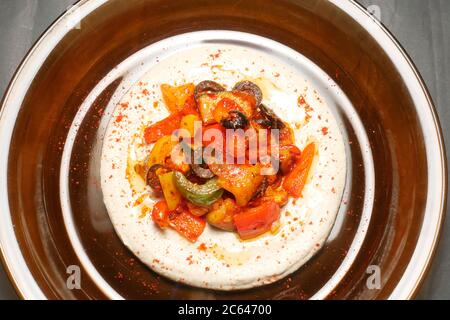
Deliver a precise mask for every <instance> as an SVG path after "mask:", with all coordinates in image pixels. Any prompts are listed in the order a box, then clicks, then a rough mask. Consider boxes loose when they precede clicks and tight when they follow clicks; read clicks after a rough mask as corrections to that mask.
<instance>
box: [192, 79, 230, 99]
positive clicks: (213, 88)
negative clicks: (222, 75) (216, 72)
mask: <svg viewBox="0 0 450 320" xmlns="http://www.w3.org/2000/svg"><path fill="white" fill-rule="evenodd" d="M221 91H225V88H224V87H222V86H221V85H220V84H218V83H217V82H215V81H211V80H205V81H202V82H200V83H199V84H197V85H196V86H195V89H194V98H195V99H198V97H199V96H200V95H201V94H202V93H205V92H221Z"/></svg>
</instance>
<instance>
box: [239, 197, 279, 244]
mask: <svg viewBox="0 0 450 320" xmlns="http://www.w3.org/2000/svg"><path fill="white" fill-rule="evenodd" d="M279 218H280V206H279V205H278V204H276V203H275V202H274V201H267V202H264V203H262V204H261V205H259V206H257V207H254V208H249V209H247V210H245V211H243V212H241V213H239V214H236V215H235V216H234V225H235V226H236V230H237V232H238V234H239V237H240V238H241V239H244V240H246V239H251V238H254V237H257V236H259V235H261V234H263V233H265V232H267V231H269V230H270V228H271V227H272V224H273V223H274V222H275V221H278V219H279Z"/></svg>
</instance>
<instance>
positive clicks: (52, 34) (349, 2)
mask: <svg viewBox="0 0 450 320" xmlns="http://www.w3.org/2000/svg"><path fill="white" fill-rule="evenodd" d="M106 1H107V0H80V1H78V2H77V3H76V4H74V5H73V6H72V7H71V8H70V9H69V10H67V11H65V12H64V13H62V14H61V15H60V16H59V18H57V19H56V20H55V22H53V23H52V25H51V26H49V28H48V29H47V30H46V31H45V32H44V33H43V34H42V35H41V36H40V37H39V39H38V40H37V41H36V42H35V44H34V45H33V46H32V48H31V49H30V50H29V51H28V53H27V54H26V56H25V58H24V59H23V60H22V62H21V63H20V66H19V67H18V68H17V70H16V72H15V73H14V75H13V77H12V79H11V81H10V83H9V85H8V87H7V89H6V91H5V94H4V96H3V99H2V101H1V108H0V124H3V125H0V139H1V140H4V139H6V141H8V142H9V143H8V144H7V145H6V147H5V144H3V146H2V148H3V149H5V150H6V153H4V154H3V155H2V156H1V158H0V162H3V163H4V166H3V168H2V169H1V170H0V177H3V178H4V179H0V181H1V182H0V190H2V191H4V193H3V194H5V195H7V194H8V192H7V191H8V189H7V186H8V184H7V179H6V178H7V172H8V166H7V163H8V161H7V160H8V156H9V147H10V141H11V137H12V130H13V129H14V126H15V122H14V123H12V124H10V125H9V126H6V125H4V123H5V122H6V115H5V114H6V111H5V110H6V109H7V107H8V108H9V109H11V108H12V107H14V106H15V107H16V108H15V110H12V111H13V112H14V113H15V116H16V117H17V112H18V111H19V108H20V106H21V104H22V102H23V98H24V96H25V92H26V90H25V91H21V92H22V93H21V94H19V95H17V96H15V97H14V98H11V96H13V94H12V93H13V92H14V91H15V90H17V87H18V86H19V84H20V83H22V86H25V89H27V88H29V85H30V83H31V81H32V80H33V79H34V77H35V75H36V73H37V71H38V70H39V68H40V66H42V64H43V63H44V62H45V59H46V58H47V56H48V54H45V51H48V53H49V52H51V51H52V50H53V49H54V47H55V46H56V44H57V43H58V42H59V41H60V40H61V39H62V38H63V37H64V35H65V34H66V33H67V31H69V30H71V29H73V27H74V26H75V25H76V23H77V22H78V20H80V19H82V18H83V17H85V16H87V15H88V14H90V13H91V12H92V11H94V10H95V9H97V8H98V7H100V6H101V5H103V4H104V3H106ZM328 1H329V2H331V3H332V4H333V5H335V6H336V7H337V8H339V9H341V10H342V11H344V12H345V13H346V14H348V15H349V16H350V17H351V18H352V19H353V20H355V21H356V22H357V23H358V24H359V25H361V26H362V27H363V28H364V29H366V31H367V32H368V33H369V34H370V35H371V36H372V37H373V38H374V39H375V40H376V41H377V43H378V44H379V45H380V46H382V44H381V43H380V39H381V38H383V39H381V40H383V41H385V42H386V43H385V44H386V45H390V47H391V48H393V49H395V52H391V53H390V54H391V55H393V56H396V57H397V58H400V59H401V60H402V61H401V62H402V65H403V67H405V68H406V69H407V70H404V71H409V72H410V73H411V72H412V75H413V76H414V78H413V79H410V80H409V82H411V83H412V84H415V85H416V86H417V85H418V86H419V88H420V89H421V90H420V93H418V95H420V96H421V97H422V99H421V100H422V102H424V103H423V104H419V103H415V105H416V108H419V109H420V108H424V109H426V110H425V111H427V110H428V116H429V117H430V118H429V119H428V121H429V122H428V125H429V128H434V132H433V140H434V143H435V145H433V148H436V149H434V151H436V150H438V151H439V152H437V153H436V154H435V157H434V158H433V160H436V161H438V162H440V163H439V165H436V168H435V170H436V172H437V173H438V177H440V181H437V182H435V185H436V186H435V187H436V188H437V190H439V191H441V192H440V194H437V195H436V196H435V199H429V198H428V199H427V206H428V204H429V202H430V201H434V202H437V208H432V209H433V210H434V211H432V212H429V209H427V208H426V209H425V215H424V217H425V218H426V217H428V215H431V216H435V217H434V221H433V223H432V224H431V225H428V224H426V223H425V218H424V223H423V224H422V227H421V231H420V233H419V238H418V240H417V243H416V247H415V249H414V252H413V255H412V257H411V259H410V260H409V262H408V264H407V268H406V269H405V271H404V273H403V275H402V277H401V279H400V280H399V282H398V283H397V284H396V286H395V289H394V290H393V292H392V293H391V295H390V296H389V299H411V298H414V297H415V296H416V295H417V293H418V290H419V289H420V286H421V285H422V284H423V281H424V280H425V278H426V275H427V273H428V271H429V269H430V267H431V263H432V260H433V258H434V257H435V255H436V251H437V248H438V244H439V240H440V238H441V234H442V229H443V223H444V218H445V213H446V205H447V190H448V173H447V156H446V152H445V145H444V140H443V134H442V127H441V125H440V122H439V119H438V116H437V112H436V108H435V105H434V103H433V100H432V98H431V95H430V93H429V91H428V89H427V87H426V85H425V82H424V80H423V78H422V76H421V75H420V73H419V72H418V69H417V68H416V66H415V65H414V63H413V62H412V59H411V58H410V57H409V55H408V54H407V53H406V50H405V49H404V48H403V47H402V46H401V44H400V43H399V41H398V40H397V39H396V38H395V37H394V36H393V35H392V34H391V33H390V31H389V30H388V29H387V28H386V27H385V26H384V25H383V24H382V23H381V22H380V21H378V20H377V19H375V18H374V17H373V16H372V15H371V14H370V13H369V12H368V11H367V10H366V9H365V8H364V7H363V6H362V5H361V4H359V3H357V2H356V1H355V0H345V1H342V0H328ZM75 12H76V14H75ZM72 15H74V17H72ZM52 44H53V45H52ZM382 48H383V49H384V50H385V49H386V48H385V47H383V46H382ZM42 51H44V52H42ZM385 51H386V50H385ZM389 58H390V59H392V60H393V61H394V60H395V59H393V57H391V56H389ZM33 60H37V61H38V62H39V63H35V64H33V63H32V62H33ZM28 68H31V69H32V70H33V72H31V73H30V72H25V71H28V70H27V69H28ZM399 72H400V70H399ZM400 73H402V72H400ZM405 81H406V80H405ZM410 94H412V93H411V92H410ZM10 100H11V101H10ZM425 104H426V106H425ZM426 107H428V108H426ZM419 109H418V110H419ZM8 111H9V110H8ZM421 120H423V119H422V118H420V119H419V121H421ZM423 121H425V120H423ZM431 124H433V125H431ZM5 127H7V128H8V127H9V128H11V130H10V131H9V132H8V131H7V130H6V129H5ZM421 127H422V128H423V129H426V127H424V126H423V123H422V122H421ZM4 131H7V135H6V136H4ZM426 153H427V159H428V156H429V155H430V154H429V152H428V151H427V152H426ZM2 159H3V160H2ZM5 159H6V160H5ZM429 180H430V179H429ZM428 196H429V193H428ZM5 202H6V203H3V204H1V208H2V210H1V212H0V218H2V219H6V221H7V222H9V223H5V225H6V224H7V226H3V227H2V226H1V225H0V229H2V230H3V231H5V228H7V230H6V231H7V235H8V236H7V237H5V234H6V232H1V233H0V261H1V262H2V264H3V266H4V270H5V272H6V274H7V275H8V278H9V280H10V282H11V284H12V286H13V287H14V289H15V291H16V293H17V294H18V296H19V297H20V298H21V299H47V297H46V296H45V294H44V293H43V291H42V289H41V288H40V286H39V284H38V283H37V281H36V279H35V278H34V277H33V276H32V273H31V271H30V269H29V268H28V266H27V263H26V261H25V259H24V257H23V255H22V251H21V250H20V247H19V245H18V241H17V238H16V235H15V233H14V226H13V224H12V220H11V211H10V210H9V201H5ZM5 209H6V210H5ZM2 216H3V217H2ZM8 219H9V220H8ZM426 228H428V229H429V230H432V233H433V235H434V236H433V238H432V239H424V238H423V234H424V230H425V229H426ZM5 238H9V243H10V244H12V245H13V246H14V248H6V245H5V242H6V241H5V240H4V239H5ZM420 246H425V249H427V251H426V252H428V254H427V255H426V257H425V258H422V259H421V261H420V265H419V266H420V267H419V269H420V270H419V273H417V269H418V268H417V262H416V261H414V260H415V259H416V260H417V254H418V251H419V250H420V251H421V250H423V248H420ZM13 251H16V252H15V253H13ZM12 256H14V259H13V258H12ZM15 259H17V260H15ZM10 260H14V261H15V262H14V267H13V263H11V261H10ZM410 277H413V279H415V281H414V283H411V281H410V282H409V283H408V279H409V278H410Z"/></svg>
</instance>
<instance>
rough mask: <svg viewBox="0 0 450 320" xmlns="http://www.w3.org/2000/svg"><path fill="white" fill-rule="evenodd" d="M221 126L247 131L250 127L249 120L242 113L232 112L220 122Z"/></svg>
mask: <svg viewBox="0 0 450 320" xmlns="http://www.w3.org/2000/svg"><path fill="white" fill-rule="evenodd" d="M220 124H221V125H222V126H224V127H225V128H227V129H245V128H246V127H247V126H248V119H247V117H246V116H245V114H243V113H242V112H240V111H237V110H232V111H230V112H228V116H227V117H226V118H225V119H222V121H220Z"/></svg>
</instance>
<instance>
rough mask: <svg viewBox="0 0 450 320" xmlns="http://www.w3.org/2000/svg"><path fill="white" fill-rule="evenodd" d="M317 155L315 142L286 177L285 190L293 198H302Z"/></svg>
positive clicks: (308, 146)
mask: <svg viewBox="0 0 450 320" xmlns="http://www.w3.org/2000/svg"><path fill="white" fill-rule="evenodd" d="M315 153H316V145H315V143H314V142H312V143H310V144H308V145H307V146H306V147H305V149H304V150H303V152H302V154H301V156H300V158H299V159H298V160H297V161H296V163H295V165H294V168H293V169H292V170H291V172H289V173H288V174H287V175H286V178H285V179H284V181H283V188H284V189H285V190H286V191H287V192H288V193H289V194H290V195H291V196H293V197H296V198H298V197H301V196H302V191H303V188H304V187H305V183H306V180H307V179H308V175H309V171H310V169H311V165H312V163H313V160H314V156H315Z"/></svg>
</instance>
